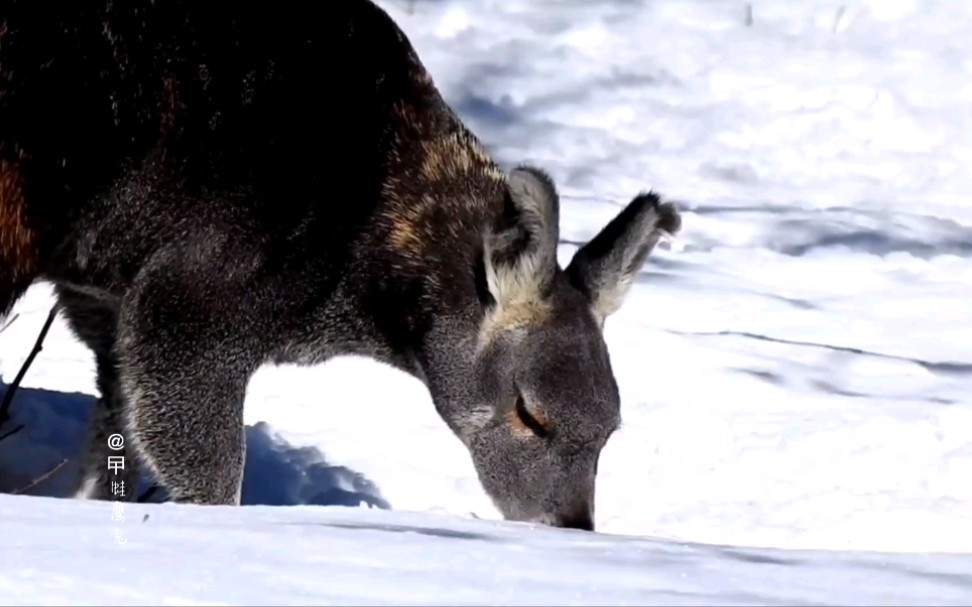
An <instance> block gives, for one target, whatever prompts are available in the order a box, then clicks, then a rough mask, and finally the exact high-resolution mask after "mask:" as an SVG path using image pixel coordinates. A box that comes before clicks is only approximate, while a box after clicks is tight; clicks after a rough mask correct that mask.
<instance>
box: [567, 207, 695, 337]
mask: <svg viewBox="0 0 972 607" xmlns="http://www.w3.org/2000/svg"><path fill="white" fill-rule="evenodd" d="M681 225H682V219H681V216H680V215H679V213H678V209H677V208H676V207H675V205H674V204H672V203H671V202H664V203H663V202H661V200H660V198H659V197H658V195H657V194H655V193H653V192H648V193H643V194H640V195H638V196H637V197H635V199H634V200H632V201H631V202H630V203H629V204H628V206H627V207H625V208H624V209H623V210H622V211H621V212H620V213H618V215H617V217H615V218H614V219H613V220H611V222H610V223H609V224H608V225H607V226H605V227H604V229H603V230H601V232H600V233H599V234H598V235H597V236H595V237H594V238H593V239H591V241H590V242H588V243H587V244H585V245H584V246H582V247H581V248H580V249H578V251H577V252H576V253H574V258H573V259H572V260H571V262H570V265H568V266H567V268H566V270H565V271H566V273H567V277H568V278H569V279H570V281H571V284H573V285H574V287H576V288H577V289H578V290H580V291H581V292H582V293H584V294H585V295H586V296H587V298H588V301H589V302H590V305H591V309H592V310H593V312H594V317H595V318H596V319H597V322H598V324H600V325H601V326H603V325H604V321H605V319H606V318H607V317H608V316H610V315H611V314H613V313H614V312H616V311H617V310H618V308H620V307H621V303H622V302H623V301H624V298H625V296H626V295H627V293H628V290H629V289H630V288H631V283H632V281H634V277H635V276H636V275H637V273H638V271H639V270H640V269H641V266H642V264H643V263H644V262H645V260H646V259H647V258H648V254H649V253H651V250H652V249H653V248H655V245H656V244H658V241H659V240H660V239H661V238H662V237H663V236H664V235H665V234H669V235H675V234H676V233H677V232H678V230H679V228H681Z"/></svg>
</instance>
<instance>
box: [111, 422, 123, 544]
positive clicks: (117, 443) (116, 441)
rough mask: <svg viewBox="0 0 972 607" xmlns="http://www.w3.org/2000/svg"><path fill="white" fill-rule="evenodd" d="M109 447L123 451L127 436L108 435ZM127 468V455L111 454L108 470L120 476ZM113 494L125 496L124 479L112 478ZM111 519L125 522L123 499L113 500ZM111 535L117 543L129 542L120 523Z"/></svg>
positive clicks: (112, 529)
mask: <svg viewBox="0 0 972 607" xmlns="http://www.w3.org/2000/svg"><path fill="white" fill-rule="evenodd" d="M108 448H109V449H111V450H112V451H121V450H122V449H124V448H125V437H124V436H122V435H121V434H112V435H111V436H109V437H108ZM124 470H125V456H124V455H109V456H108V471H109V472H111V473H112V474H113V475H114V476H118V473H119V472H122V471H124ZM111 494H112V496H114V497H115V499H119V498H124V497H125V481H124V480H115V479H112V480H111ZM111 506H112V507H111V520H112V521H113V522H115V523H124V522H125V505H124V503H123V502H121V501H116V502H113V503H112V505H111ZM111 537H112V539H113V540H115V543H117V544H121V545H125V544H127V543H128V538H127V537H125V534H124V532H123V531H122V529H121V527H119V526H118V525H116V526H114V527H112V528H111Z"/></svg>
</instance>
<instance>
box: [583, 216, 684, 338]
mask: <svg viewBox="0 0 972 607" xmlns="http://www.w3.org/2000/svg"><path fill="white" fill-rule="evenodd" d="M667 236H670V235H669V233H668V232H667V231H665V230H662V229H660V228H655V229H654V230H652V231H651V233H650V234H649V235H648V238H646V239H645V242H644V244H643V245H642V247H647V248H648V249H652V248H654V247H655V245H657V244H658V242H659V241H660V240H661V239H662V238H665V237H667ZM642 247H639V249H640V248H642ZM637 253H638V249H635V248H634V247H632V248H629V249H628V250H626V251H625V259H624V264H623V265H622V266H621V268H619V269H618V270H617V271H616V273H612V275H611V276H604V277H602V279H601V282H600V284H599V285H598V286H597V289H596V290H595V292H594V300H593V302H591V309H592V311H593V312H594V317H595V318H596V319H597V323H598V324H599V325H600V326H601V328H604V322H605V320H607V317H608V316H611V315H612V314H614V313H615V312H617V311H618V310H620V309H621V306H622V304H624V300H625V299H626V298H627V296H628V292H629V291H630V290H631V285H632V284H633V283H634V280H635V277H636V276H637V275H638V272H639V271H640V270H641V268H640V267H633V266H632V264H633V259H634V258H635V256H636V255H637Z"/></svg>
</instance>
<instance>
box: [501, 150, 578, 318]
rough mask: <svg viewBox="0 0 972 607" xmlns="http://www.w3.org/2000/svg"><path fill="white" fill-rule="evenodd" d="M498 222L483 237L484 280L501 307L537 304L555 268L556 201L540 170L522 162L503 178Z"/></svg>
mask: <svg viewBox="0 0 972 607" xmlns="http://www.w3.org/2000/svg"><path fill="white" fill-rule="evenodd" d="M505 196H506V212H505V218H504V220H503V222H502V225H499V226H496V227H495V228H494V230H493V231H492V232H491V233H490V234H489V235H488V236H487V238H486V242H485V245H486V247H485V248H486V251H485V257H486V259H485V261H486V278H487V283H488V287H489V290H490V293H491V294H492V295H493V297H494V299H495V300H496V302H497V303H498V305H499V306H500V307H503V306H512V305H516V304H522V303H528V302H537V301H540V300H542V299H543V298H544V297H545V296H546V294H547V293H548V291H549V289H550V286H551V284H552V283H553V279H554V277H555V276H556V272H557V241H558V235H559V232H560V227H559V221H560V200H559V198H558V196H557V190H556V188H555V187H554V184H553V182H552V181H551V180H550V178H549V177H548V176H547V174H546V173H544V172H543V171H541V170H540V169H537V168H533V167H527V166H521V167H517V168H516V169H514V170H513V171H511V172H510V175H509V178H508V179H507V191H506V194H505Z"/></svg>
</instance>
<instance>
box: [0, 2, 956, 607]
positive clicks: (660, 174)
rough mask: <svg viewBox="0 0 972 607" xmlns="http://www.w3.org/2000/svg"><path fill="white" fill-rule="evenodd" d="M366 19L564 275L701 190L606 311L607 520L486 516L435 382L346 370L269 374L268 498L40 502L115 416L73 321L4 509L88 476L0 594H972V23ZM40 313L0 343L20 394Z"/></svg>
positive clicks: (508, 5) (498, 11) (709, 8)
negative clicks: (617, 403) (618, 412)
mask: <svg viewBox="0 0 972 607" xmlns="http://www.w3.org/2000/svg"><path fill="white" fill-rule="evenodd" d="M380 4H382V6H384V7H385V8H386V9H387V10H389V12H390V13H391V14H392V15H393V16H394V17H395V18H396V19H397V20H398V22H399V23H400V24H401V25H402V27H403V28H404V29H405V31H406V32H407V34H408V35H409V36H410V38H411V39H412V41H413V43H414V44H415V46H416V48H417V49H418V51H419V53H420V54H421V55H422V57H423V59H424V61H425V62H426V64H427V66H428V67H429V69H430V71H431V72H432V74H433V76H434V78H435V80H436V82H437V83H438V85H439V86H440V87H441V89H442V90H443V92H444V94H445V95H446V97H447V99H448V100H449V101H450V103H452V104H453V106H454V107H455V108H456V109H457V111H458V112H459V113H460V115H461V116H462V117H463V118H464V119H466V120H467V122H468V123H469V124H470V126H471V127H472V128H473V129H474V130H475V131H476V132H477V133H478V134H479V135H480V137H481V138H482V139H483V141H484V142H485V143H486V144H487V145H488V146H489V147H490V148H491V150H492V151H493V152H494V153H495V154H496V156H497V158H498V159H499V160H500V161H501V162H502V163H503V164H504V165H505V166H512V165H513V164H515V163H518V162H521V161H528V162H535V163H538V164H540V165H541V166H543V167H545V168H546V169H548V170H549V171H550V172H551V174H552V175H553V176H554V178H555V179H556V181H557V183H558V186H559V188H560V190H561V193H562V204H563V208H562V212H561V216H562V221H563V227H562V235H561V236H562V239H563V243H562V247H561V251H560V253H561V258H562V260H563V261H565V262H566V261H567V260H569V258H570V255H571V254H572V253H573V251H574V250H575V248H576V244H577V243H580V242H583V241H584V240H585V239H587V238H590V237H591V236H593V234H594V233H595V232H596V231H597V230H599V229H600V228H601V227H602V226H603V225H604V223H605V222H606V221H608V220H609V219H610V218H611V217H612V216H613V214H615V213H616V212H617V211H618V210H619V207H620V205H622V204H624V203H625V202H627V201H628V200H629V199H630V198H631V197H632V196H633V195H634V194H635V193H636V192H637V191H638V190H640V189H643V188H649V187H650V188H654V189H656V190H658V191H660V192H662V193H664V194H665V195H668V196H670V197H674V198H676V199H678V200H680V201H683V206H684V208H685V217H684V228H683V235H682V238H681V240H680V244H681V245H682V247H683V248H682V250H681V251H678V252H676V251H669V250H665V249H662V250H658V251H657V252H656V254H655V256H654V257H653V258H652V260H651V261H649V263H648V265H646V267H645V269H644V271H643V273H642V274H641V276H640V277H639V280H638V282H637V283H636V285H635V287H634V289H633V292H632V295H631V297H630V298H629V300H628V301H627V303H626V305H625V307H624V308H622V310H621V311H620V312H619V313H618V314H617V315H616V316H614V317H612V318H611V319H610V320H609V321H608V323H607V327H606V337H607V340H608V344H609V347H610V350H611V353H612V362H613V364H614V368H615V372H616V375H617V379H618V383H619V386H620V389H621V393H622V414H623V418H624V425H623V427H622V430H621V431H620V432H619V433H618V434H616V435H615V436H614V437H613V438H612V439H611V442H610V443H609V444H608V446H607V447H606V449H605V451H604V455H603V457H602V459H601V463H600V467H599V470H600V472H599V476H598V485H597V513H596V514H597V515H596V522H597V526H598V531H599V532H600V533H597V534H583V533H579V532H570V531H561V530H553V529H537V528H533V527H529V526H525V525H517V524H512V523H504V522H500V521H497V520H496V519H498V518H499V516H498V513H497V512H496V511H495V509H494V508H493V507H492V505H491V504H490V503H489V500H488V499H487V498H486V496H485V494H484V493H483V491H482V489H481V488H480V486H479V483H478V481H477V480H476V478H475V473H474V471H473V468H472V464H471V462H470V460H469V457H468V455H467V454H466V451H465V450H464V448H463V447H462V445H461V444H460V443H459V441H458V440H457V439H455V438H454V437H453V436H452V435H451V434H450V433H449V431H448V430H447V429H446V426H445V424H444V423H443V422H442V421H441V420H439V418H438V417H437V415H436V413H435V411H434V409H433V408H432V406H431V403H430V401H429V399H428V396H427V395H426V393H425V391H424V388H423V387H422V386H421V385H420V384H419V383H418V382H417V381H416V380H414V379H412V378H410V377H406V376H404V375H403V374H401V373H399V372H397V371H394V370H392V369H390V368H388V367H384V366H382V365H380V364H378V363H374V362H372V361H368V360H364V359H357V358H344V359H340V360H335V361H332V362H330V363H328V364H326V365H323V366H320V367H316V368H298V367H291V366H283V367H269V366H268V367H266V368H264V369H261V371H260V372H258V374H257V375H256V376H255V377H254V379H253V381H252V382H251V385H250V389H249V392H248V396H247V409H246V422H247V424H248V434H247V440H248V446H249V451H248V454H247V469H246V477H245V481H244V503H245V504H247V505H248V506H251V507H245V508H239V509H205V508H192V507H180V506H174V505H171V504H166V505H157V504H137V505H136V504H129V505H126V506H124V508H125V518H126V520H125V521H124V522H118V521H112V520H111V518H112V505H111V504H106V503H86V502H79V501H74V500H71V501H68V500H59V499H52V498H53V497H60V496H64V494H65V490H66V486H67V484H68V481H69V480H70V477H71V475H72V474H73V473H74V471H75V468H74V461H73V457H74V455H75V454H76V452H77V449H78V447H79V444H80V439H81V432H82V430H83V426H82V424H83V421H84V419H85V416H86V415H87V412H88V408H89V407H90V404H91V402H92V399H93V396H92V395H94V394H96V390H95V383H94V365H93V360H92V357H91V355H90V353H89V352H88V351H87V350H86V349H85V348H84V347H83V346H82V345H81V344H80V343H79V342H77V341H76V340H75V339H74V338H73V337H72V336H71V335H70V333H69V332H68V331H67V329H66V327H65V325H64V324H63V322H62V321H61V320H58V321H57V323H55V326H54V328H53V329H52V331H51V334H50V335H49V337H48V339H47V341H46V342H45V347H44V350H43V351H42V352H41V354H40V355H39V356H38V357H37V360H36V361H35V362H34V364H33V366H32V367H31V369H30V371H29V373H28V374H27V376H26V378H25V379H24V382H23V386H24V388H22V390H21V391H20V392H19V393H18V397H17V399H16V400H15V402H14V406H13V410H12V413H13V415H14V423H24V424H26V426H25V429H24V430H23V431H22V432H20V433H18V434H16V435H14V436H12V437H10V438H8V439H6V440H4V441H0V491H5V492H11V491H15V490H17V489H18V488H21V487H23V486H25V485H27V484H28V483H29V482H30V481H31V479H33V478H36V477H37V475H39V474H40V473H42V472H44V471H46V470H48V469H49V468H51V466H53V465H55V464H56V463H58V462H59V461H60V460H61V459H67V460H68V462H67V464H66V465H64V466H63V467H62V468H61V469H60V470H58V471H57V473H55V474H54V475H52V476H51V477H50V478H47V479H46V480H44V481H43V482H41V483H39V484H38V485H36V486H35V487H33V488H31V489H29V490H28V491H26V492H25V493H27V494H28V495H17V496H14V495H3V496H0V511H2V515H0V534H2V536H3V537H4V544H3V546H4V550H3V551H0V604H22V603H33V604H41V603H46V604H52V603H58V604H64V603H74V604H77V603H89V604H90V603H98V604H108V603H112V604H114V603H119V604H120V603H123V602H133V603H154V604H220V603H232V604H240V603H248V604H252V603H261V604H265V603H270V602H277V601H279V602H282V603H302V604H308V603H315V604H321V603H329V602H330V603H341V604H350V603H355V604H363V603H368V602H380V603H409V604H418V603H442V604H444V603H447V602H451V601H457V602H458V603H460V604H462V603H476V604H486V603H489V604H496V603H505V604H510V603H517V604H527V603H529V604H554V603H583V604H591V603H599V604H619V603H622V602H628V603H639V604H660V603H667V604H676V603H679V604H715V603H718V604H783V603H786V604H799V603H810V604H865V603H868V604H907V603H909V602H915V603H919V604H969V603H970V602H972V481H970V479H972V304H970V303H969V302H970V301H972V172H970V171H969V167H970V166H972V52H970V51H972V3H968V2H958V1H954V0H867V1H864V0H848V1H844V2H825V1H822V0H804V1H802V2H791V1H787V0H755V1H754V2H750V3H748V4H751V5H752V22H751V23H750V24H748V25H747V22H746V21H747V19H746V10H745V6H746V4H747V3H745V2H741V1H740V2H737V1H733V0H725V1H719V2H716V1H711V0H709V1H707V0H657V1H654V2H649V1H647V0H640V1H639V0H599V1H592V0H542V1H541V0H529V1H527V0H417V1H416V2H414V3H409V2H406V1H404V0H396V1H394V2H392V1H390V0H385V1H384V2H380ZM410 6H411V9H410V8H409V7H410ZM51 304H52V299H51V293H50V288H49V286H47V285H37V286H36V287H34V288H33V289H32V290H31V291H30V292H29V293H28V295H27V297H25V298H24V299H23V300H21V302H20V303H19V304H18V305H17V307H16V308H15V311H14V312H15V314H18V317H17V318H16V320H15V321H14V322H13V324H12V325H11V326H10V327H9V328H8V329H7V330H6V331H4V332H3V333H0V372H2V378H3V380H4V381H5V382H8V383H9V382H10V381H12V379H13V377H14V376H15V374H16V373H17V370H18V369H19V367H20V363H21V362H22V361H23V359H24V358H25V357H26V356H27V354H28V352H29V351H30V348H31V345H32V344H33V341H34V339H35V337H36V335H37V332H38V330H39V329H40V326H41V324H42V323H43V320H44V318H45V316H46V314H47V312H48V310H49V309H50V306H51ZM3 431H4V429H0V434H2V433H3ZM44 496H46V497H44ZM360 503H366V504H368V505H371V506H373V507H374V509H369V508H338V507H337V506H357V505H358V504H360ZM260 504H263V505H266V506H257V505H260ZM285 505H302V506H300V507H297V508H280V507H279V506H285ZM270 506H278V507H275V508H274V507H270ZM146 514H148V515H149V518H148V520H147V521H145V522H144V523H143V522H142V518H143V517H144V515H146ZM474 517H477V518H481V519H492V520H478V521H477V520H472V519H473V518H474ZM117 529H121V530H122V531H121V532H123V533H124V536H125V538H127V540H126V543H124V544H120V543H118V542H116V541H113V539H112V535H111V534H112V533H114V532H115V531H112V530H117ZM405 531H408V532H405ZM649 538H650V539H649ZM729 546H733V547H729ZM820 551H825V552H820ZM879 553H884V554H879ZM889 553H896V554H889Z"/></svg>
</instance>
